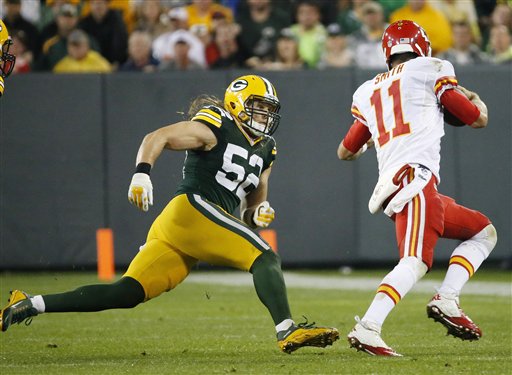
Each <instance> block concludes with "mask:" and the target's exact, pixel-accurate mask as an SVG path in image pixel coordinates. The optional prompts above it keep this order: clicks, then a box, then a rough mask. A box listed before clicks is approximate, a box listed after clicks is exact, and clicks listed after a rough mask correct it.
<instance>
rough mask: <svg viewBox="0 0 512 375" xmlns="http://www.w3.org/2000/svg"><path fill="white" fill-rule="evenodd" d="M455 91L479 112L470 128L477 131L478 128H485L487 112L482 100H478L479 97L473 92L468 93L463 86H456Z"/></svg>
mask: <svg viewBox="0 0 512 375" xmlns="http://www.w3.org/2000/svg"><path fill="white" fill-rule="evenodd" d="M457 89H458V90H459V91H460V92H462V93H463V94H464V95H465V96H466V97H467V98H468V99H469V100H470V101H471V103H473V104H474V105H476V107H477V108H478V109H479V110H480V116H479V117H478V119H477V120H476V121H475V122H474V123H472V124H470V126H471V127H472V128H475V129H478V128H485V127H486V126H487V122H488V111H487V106H486V105H485V103H484V102H483V100H482V99H480V96H478V94H477V93H476V92H474V91H470V90H468V89H466V88H465V87H463V86H460V85H459V86H457Z"/></svg>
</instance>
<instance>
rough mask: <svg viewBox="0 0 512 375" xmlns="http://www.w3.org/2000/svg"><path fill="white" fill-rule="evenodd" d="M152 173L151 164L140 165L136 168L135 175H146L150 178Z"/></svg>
mask: <svg viewBox="0 0 512 375" xmlns="http://www.w3.org/2000/svg"><path fill="white" fill-rule="evenodd" d="M150 172H151V164H149V163H139V164H137V167H135V173H145V174H147V175H148V176H149V175H150Z"/></svg>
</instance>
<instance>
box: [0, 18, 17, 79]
mask: <svg viewBox="0 0 512 375" xmlns="http://www.w3.org/2000/svg"><path fill="white" fill-rule="evenodd" d="M11 45H12V39H11V37H10V36H9V33H8V31H7V27H5V24H4V23H3V21H2V20H0V51H1V52H0V76H2V78H5V77H7V76H8V75H9V74H11V72H12V70H13V69H14V64H15V62H16V56H14V55H12V54H10V53H9V48H10V47H11Z"/></svg>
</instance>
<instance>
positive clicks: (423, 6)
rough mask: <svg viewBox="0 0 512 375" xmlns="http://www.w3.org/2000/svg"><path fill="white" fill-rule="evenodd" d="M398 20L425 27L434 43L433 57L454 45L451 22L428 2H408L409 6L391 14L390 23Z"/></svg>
mask: <svg viewBox="0 0 512 375" xmlns="http://www.w3.org/2000/svg"><path fill="white" fill-rule="evenodd" d="M398 20H411V21H414V22H416V23H417V24H419V25H420V26H421V27H423V28H424V29H425V31H426V32H427V34H428V37H429V39H430V43H432V54H433V55H435V54H437V53H440V52H443V51H445V50H447V49H448V48H450V47H451V45H452V30H451V26H450V22H449V21H448V20H447V19H446V17H445V16H444V14H443V13H441V11H439V10H437V9H436V8H434V7H433V6H431V5H430V4H428V2H427V0H408V1H407V5H405V6H403V7H401V8H399V9H397V10H395V11H394V12H393V13H391V17H390V20H389V22H390V23H393V22H396V21H398Z"/></svg>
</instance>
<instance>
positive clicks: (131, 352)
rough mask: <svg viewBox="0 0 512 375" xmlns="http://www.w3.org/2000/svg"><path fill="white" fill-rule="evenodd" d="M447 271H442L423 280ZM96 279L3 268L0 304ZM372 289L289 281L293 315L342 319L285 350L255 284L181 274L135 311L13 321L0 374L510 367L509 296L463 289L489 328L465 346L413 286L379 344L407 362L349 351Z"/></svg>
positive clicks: (493, 370)
mask: <svg viewBox="0 0 512 375" xmlns="http://www.w3.org/2000/svg"><path fill="white" fill-rule="evenodd" d="M385 272H386V271H380V272H377V271H372V272H369V273H367V275H368V276H372V277H382V276H383V275H384V274H385ZM213 273H214V272H213ZM213 273H212V274H213ZM312 274H314V275H322V274H324V275H327V276H329V277H333V278H336V277H337V275H336V274H335V273H334V272H332V271H331V272H325V273H322V272H318V271H315V272H305V273H304V275H312ZM355 275H356V276H358V277H361V276H365V275H366V273H365V272H362V271H359V272H356V273H355ZM206 276H208V273H206ZM440 277H441V276H440V274H439V273H436V272H434V273H433V274H429V275H428V276H427V278H429V279H439V278H440ZM510 280H511V279H510V273H509V272H508V273H505V272H498V271H496V272H493V271H483V272H481V273H480V274H477V275H476V276H475V277H474V280H472V281H470V282H474V281H497V282H502V283H510ZM96 282H97V280H96V276H95V275H94V274H93V273H42V274H38V273H35V274H30V273H23V274H21V273H3V274H0V300H1V301H2V306H4V305H5V301H6V300H7V298H8V291H9V290H10V289H12V288H17V289H23V290H26V291H27V292H29V293H33V294H39V293H48V292H57V291H65V290H68V289H71V288H74V287H76V286H80V285H83V284H89V283H96ZM373 295H374V291H372V290H368V291H349V290H321V289H308V288H297V287H293V286H289V299H290V304H291V308H292V311H293V313H294V318H295V320H296V321H301V320H302V317H301V315H305V316H307V317H308V318H309V319H310V320H314V321H316V322H317V324H320V325H332V326H335V327H337V328H338V329H339V330H340V334H341V338H340V340H339V341H338V342H336V343H335V344H334V345H333V346H332V347H329V348H327V349H316V348H303V349H300V350H299V351H297V352H295V353H293V354H291V355H287V354H284V353H281V352H280V351H279V349H278V347H277V344H276V341H275V331H274V327H273V324H272V321H271V319H270V316H269V314H268V313H267V311H266V310H265V308H264V307H263V306H262V305H261V304H260V302H259V300H258V298H257V296H256V293H255V292H254V290H253V288H252V287H250V286H246V285H238V286H225V285H218V284H215V285H214V284H204V283H197V282H187V281H185V282H184V283H183V284H182V285H180V286H179V287H178V288H177V289H176V290H174V291H172V292H170V293H167V294H164V295H163V296H160V297H159V298H157V299H155V300H152V301H149V302H148V303H145V304H143V305H140V306H138V307H136V308H135V309H131V310H110V311H103V312H99V313H63V314H46V315H41V316H38V317H35V318H34V320H33V322H32V324H31V325H30V326H29V327H25V326H24V325H19V326H17V325H16V326H13V327H10V328H9V330H8V331H7V332H5V333H0V374H223V373H237V374H510V373H512V345H511V344H512V306H511V297H510V295H509V296H495V295H464V296H463V297H462V299H461V303H462V306H463V308H464V310H465V311H466V313H468V314H469V315H470V316H471V317H472V318H473V320H474V321H475V322H477V323H478V324H479V325H480V327H481V328H482V331H483V333H484V335H483V337H482V339H481V340H479V341H476V342H463V341H461V340H458V339H455V338H452V337H447V336H445V333H446V330H445V328H444V327H442V326H441V325H440V324H438V323H434V322H433V321H432V320H429V319H427V317H426V312H425V305H426V303H427V302H428V300H429V298H430V297H431V295H432V293H430V294H426V293H418V292H412V293H410V294H409V295H408V296H406V297H405V298H404V300H403V301H402V302H401V303H400V304H399V305H398V306H397V308H395V310H394V311H393V312H392V314H391V315H390V317H389V318H388V320H387V322H386V324H385V326H384V331H383V338H384V340H385V341H386V342H387V343H388V344H389V345H391V346H392V347H393V348H394V349H395V350H397V351H398V352H400V353H402V354H403V355H404V357H403V358H376V357H371V356H368V355H366V354H364V353H358V352H356V351H355V350H353V349H349V348H348V343H347V341H346V338H345V336H346V334H347V333H348V331H349V330H350V329H351V328H352V326H353V325H354V320H353V317H354V315H357V314H359V315H362V314H363V313H364V311H365V309H366V307H367V306H368V304H369V302H370V301H371V299H372V298H373Z"/></svg>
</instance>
